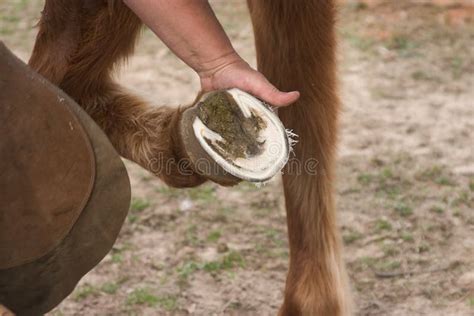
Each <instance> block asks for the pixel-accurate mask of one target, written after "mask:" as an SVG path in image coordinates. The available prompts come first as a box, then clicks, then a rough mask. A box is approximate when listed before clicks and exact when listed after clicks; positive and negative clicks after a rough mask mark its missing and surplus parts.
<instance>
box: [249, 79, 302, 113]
mask: <svg viewBox="0 0 474 316" xmlns="http://www.w3.org/2000/svg"><path fill="white" fill-rule="evenodd" d="M259 75H260V76H261V77H260V76H258V77H257V78H255V80H252V81H251V82H249V86H248V87H247V88H248V89H247V91H249V92H250V93H252V94H253V95H254V96H256V97H258V98H260V99H262V100H263V101H265V102H267V103H270V104H271V105H273V106H277V107H280V106H287V105H290V104H292V103H294V102H295V101H296V100H298V98H299V97H300V93H299V92H298V91H291V92H282V91H280V90H278V89H277V88H276V87H275V86H274V85H272V84H271V83H270V82H269V81H268V80H267V79H266V78H264V77H263V75H261V74H259Z"/></svg>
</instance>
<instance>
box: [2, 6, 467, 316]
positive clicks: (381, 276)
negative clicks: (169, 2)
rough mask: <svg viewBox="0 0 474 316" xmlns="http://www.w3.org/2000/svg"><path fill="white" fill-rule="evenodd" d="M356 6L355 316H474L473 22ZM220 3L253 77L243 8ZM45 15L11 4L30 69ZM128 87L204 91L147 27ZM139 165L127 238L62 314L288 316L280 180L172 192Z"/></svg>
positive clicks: (462, 11)
mask: <svg viewBox="0 0 474 316" xmlns="http://www.w3.org/2000/svg"><path fill="white" fill-rule="evenodd" d="M347 2H348V3H346V4H345V5H344V6H342V7H341V11H340V18H339V20H340V23H339V27H338V28H339V36H340V50H339V58H340V79H341V95H342V99H343V103H344V110H343V112H342V113H341V141H340V147H339V148H340V149H339V157H338V167H337V173H338V181H337V202H338V218H339V225H340V227H341V230H342V235H343V239H344V244H345V252H344V258H345V261H346V264H347V268H348V272H349V275H350V279H351V283H352V288H353V292H354V296H355V302H356V305H357V314H358V315H400V316H405V315H440V316H441V315H442V316H445V315H474V154H473V148H474V146H473V145H474V144H473V131H474V104H473V103H474V61H473V56H474V14H473V12H474V11H473V9H472V7H471V8H469V7H466V6H459V5H450V4H448V5H446V3H447V2H449V3H452V2H453V1H437V2H438V3H439V5H436V6H435V5H430V4H428V1H385V2H384V1H368V2H367V4H365V3H361V2H357V1H347ZM380 3H382V4H380ZM464 3H469V1H464ZM213 5H214V7H215V9H216V11H217V13H218V16H219V18H220V19H221V21H222V23H223V24H224V26H225V28H226V30H227V32H228V34H229V35H230V37H231V39H232V41H233V43H234V45H235V47H236V49H237V50H238V52H239V53H240V54H241V55H242V56H243V57H244V58H245V59H247V60H248V61H249V62H250V63H251V64H254V65H255V60H254V59H255V57H254V56H255V52H254V47H253V35H252V28H251V25H250V21H249V18H248V16H247V13H246V7H245V3H244V1H238V0H229V1H214V2H213ZM40 9H41V2H40V1H24V0H23V1H13V0H6V1H5V0H4V1H2V2H0V39H2V40H3V41H4V42H5V43H6V44H7V46H9V47H10V48H11V49H13V50H14V52H16V53H17V54H18V55H19V56H20V57H22V58H23V59H25V60H26V59H27V58H28V55H29V54H30V51H31V47H32V44H33V40H34V35H35V30H34V28H33V26H34V24H35V21H36V19H37V17H38V16H39V12H40ZM0 76H1V74H0ZM120 80H121V82H123V84H124V85H125V86H127V87H128V88H130V89H133V90H135V91H137V92H138V93H139V94H141V95H146V96H147V98H148V99H150V100H151V101H152V102H153V103H154V104H157V105H159V104H173V105H178V104H185V103H189V102H190V101H192V100H193V98H194V96H195V94H196V92H197V91H198V88H199V82H198V80H197V78H196V76H195V74H194V73H193V72H192V71H190V70H189V69H188V68H187V67H186V66H185V65H184V64H183V63H182V62H180V61H179V60H177V58H176V57H174V56H173V55H172V54H171V53H170V52H169V51H168V49H167V48H166V47H165V46H163V44H161V43H160V42H159V40H157V39H156V38H155V37H154V35H153V34H152V33H151V32H150V31H148V30H145V31H144V33H143V36H142V40H141V42H140V44H139V46H138V48H137V52H136V54H135V55H134V56H133V58H131V60H130V62H129V64H128V65H127V67H124V68H123V70H122V71H121V74H120ZM126 165H127V169H128V171H129V173H130V178H131V182H132V191H133V201H132V206H131V210H130V213H129V215H128V219H127V221H126V223H125V225H124V227H123V229H122V232H121V234H120V237H119V239H118V241H117V242H116V244H115V246H114V248H113V250H112V251H111V252H110V254H109V255H107V257H106V258H105V259H104V260H103V261H102V262H101V263H100V264H99V265H98V266H97V267H96V268H95V269H94V270H93V271H92V272H90V273H89V274H88V275H86V276H85V277H84V278H83V280H82V281H81V282H80V284H79V286H78V287H77V288H76V290H75V291H74V292H73V293H72V294H71V295H70V296H69V297H68V298H67V299H66V300H65V301H64V302H63V303H62V304H61V305H60V306H59V307H57V308H56V309H55V310H54V311H52V312H51V315H186V314H190V315H275V314H276V312H277V310H278V307H279V305H280V303H281V302H282V290H283V287H284V281H285V276H286V270H287V265H288V242H287V237H286V218H285V211H284V203H283V202H284V201H283V197H282V190H281V187H280V179H275V180H274V181H272V182H271V183H270V184H268V185H267V186H265V187H262V188H256V187H254V186H253V185H250V184H246V183H243V184H241V185H238V186H236V187H234V188H222V187H219V186H217V185H213V184H210V183H209V184H205V185H203V186H201V187H199V188H195V189H190V190H175V189H171V188H168V187H166V186H165V185H164V184H163V183H161V182H160V181H159V180H157V179H156V178H154V177H153V176H152V175H150V174H149V173H147V172H146V171H145V170H143V169H141V168H140V167H138V166H137V165H135V164H133V163H131V162H128V161H127V162H126Z"/></svg>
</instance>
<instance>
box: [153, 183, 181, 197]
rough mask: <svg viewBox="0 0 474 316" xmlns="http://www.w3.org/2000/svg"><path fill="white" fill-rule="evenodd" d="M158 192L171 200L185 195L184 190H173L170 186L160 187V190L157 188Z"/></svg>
mask: <svg viewBox="0 0 474 316" xmlns="http://www.w3.org/2000/svg"><path fill="white" fill-rule="evenodd" d="M155 191H156V192H158V193H160V194H163V195H166V196H168V197H170V198H177V197H180V196H181V195H182V194H183V192H184V191H183V190H179V189H174V188H171V187H168V186H164V185H163V186H159V187H158V188H156V190H155Z"/></svg>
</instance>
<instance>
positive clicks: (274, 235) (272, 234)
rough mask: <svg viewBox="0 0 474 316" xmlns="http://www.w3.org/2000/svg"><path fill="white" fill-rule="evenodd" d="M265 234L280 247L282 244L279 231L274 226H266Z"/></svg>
mask: <svg viewBox="0 0 474 316" xmlns="http://www.w3.org/2000/svg"><path fill="white" fill-rule="evenodd" d="M264 233H265V236H267V238H268V239H270V240H271V241H272V242H273V243H274V244H275V245H276V246H278V247H281V246H283V244H284V241H283V239H282V238H281V232H280V231H279V230H277V229H274V228H266V229H265V231H264Z"/></svg>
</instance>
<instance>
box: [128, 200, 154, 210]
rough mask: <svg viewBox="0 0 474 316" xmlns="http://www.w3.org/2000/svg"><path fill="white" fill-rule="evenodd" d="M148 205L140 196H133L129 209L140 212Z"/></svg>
mask: <svg viewBox="0 0 474 316" xmlns="http://www.w3.org/2000/svg"><path fill="white" fill-rule="evenodd" d="M149 206H150V202H148V201H147V200H145V199H142V198H133V199H132V202H131V204H130V210H131V211H133V212H141V211H143V210H145V209H146V208H147V207H149Z"/></svg>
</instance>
